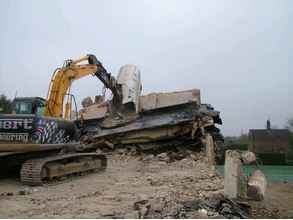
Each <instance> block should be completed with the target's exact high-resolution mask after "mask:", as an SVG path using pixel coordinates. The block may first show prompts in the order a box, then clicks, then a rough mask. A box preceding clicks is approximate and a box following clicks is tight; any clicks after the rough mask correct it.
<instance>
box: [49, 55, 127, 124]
mask: <svg viewBox="0 0 293 220" xmlns="http://www.w3.org/2000/svg"><path fill="white" fill-rule="evenodd" d="M84 61H87V62H88V63H86V64H82V62H84ZM90 74H92V75H95V76H96V77H98V78H99V79H100V80H101V81H102V83H103V84H104V85H105V87H106V88H108V89H110V90H111V91H112V93H113V101H115V102H119V100H121V98H122V97H121V89H120V88H119V85H118V84H117V82H116V80H115V78H114V77H113V76H111V74H110V73H108V72H107V70H106V69H105V68H104V67H103V65H102V63H101V62H100V61H98V59H97V58H96V57H95V56H94V55H86V56H83V57H81V58H79V59H77V60H67V61H65V63H64V65H63V67H62V68H58V69H57V70H56V71H55V72H54V74H53V76H52V79H51V82H50V86H49V90H48V95H47V103H46V108H45V112H44V115H45V116H50V117H57V118H59V117H60V118H61V117H63V118H65V119H70V113H71V98H68V101H67V103H66V106H65V111H64V112H63V104H64V99H65V96H66V95H67V94H68V93H69V92H70V91H69V90H70V87H71V85H72V82H73V81H75V80H78V79H80V78H82V77H85V76H87V75H90Z"/></svg>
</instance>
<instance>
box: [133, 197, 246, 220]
mask: <svg viewBox="0 0 293 220" xmlns="http://www.w3.org/2000/svg"><path fill="white" fill-rule="evenodd" d="M134 210H136V211H137V214H138V216H137V217H138V218H193V219H195V218H196V219H197V218H242V219H243V218H249V212H250V206H249V205H248V204H247V203H244V202H236V201H233V200H230V199H227V198H224V196H223V195H222V194H216V195H215V196H213V197H210V198H207V199H194V200H189V201H181V202H180V201H176V199H175V198H174V197H173V198H172V199H167V198H163V199H162V198H159V199H155V200H153V201H148V200H141V201H138V202H136V203H134Z"/></svg>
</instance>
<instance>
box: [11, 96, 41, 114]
mask: <svg viewBox="0 0 293 220" xmlns="http://www.w3.org/2000/svg"><path fill="white" fill-rule="evenodd" d="M45 106H46V100H45V99H43V98H41V97H24V98H21V97H19V98H15V99H14V100H13V113H14V114H17V115H19V114H31V115H38V116H42V115H43V114H44V111H45Z"/></svg>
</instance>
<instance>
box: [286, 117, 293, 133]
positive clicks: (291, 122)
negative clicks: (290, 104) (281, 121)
mask: <svg viewBox="0 0 293 220" xmlns="http://www.w3.org/2000/svg"><path fill="white" fill-rule="evenodd" d="M286 128H287V129H288V130H290V131H291V132H293V118H290V119H289V120H288V121H287V123H286Z"/></svg>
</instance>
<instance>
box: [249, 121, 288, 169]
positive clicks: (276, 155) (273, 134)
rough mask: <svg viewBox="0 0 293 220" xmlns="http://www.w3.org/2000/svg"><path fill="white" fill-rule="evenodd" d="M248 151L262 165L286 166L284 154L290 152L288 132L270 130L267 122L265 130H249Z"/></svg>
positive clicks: (284, 130)
mask: <svg viewBox="0 0 293 220" xmlns="http://www.w3.org/2000/svg"><path fill="white" fill-rule="evenodd" d="M248 149H249V150H250V151H252V152H254V153H255V154H256V155H257V156H258V157H259V158H260V159H261V161H262V162H263V164H272V165H273V164H286V159H287V158H286V154H288V153H289V150H290V131H289V130H288V129H272V128H271V123H270V120H267V128H266V129H250V130H249V146H248Z"/></svg>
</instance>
